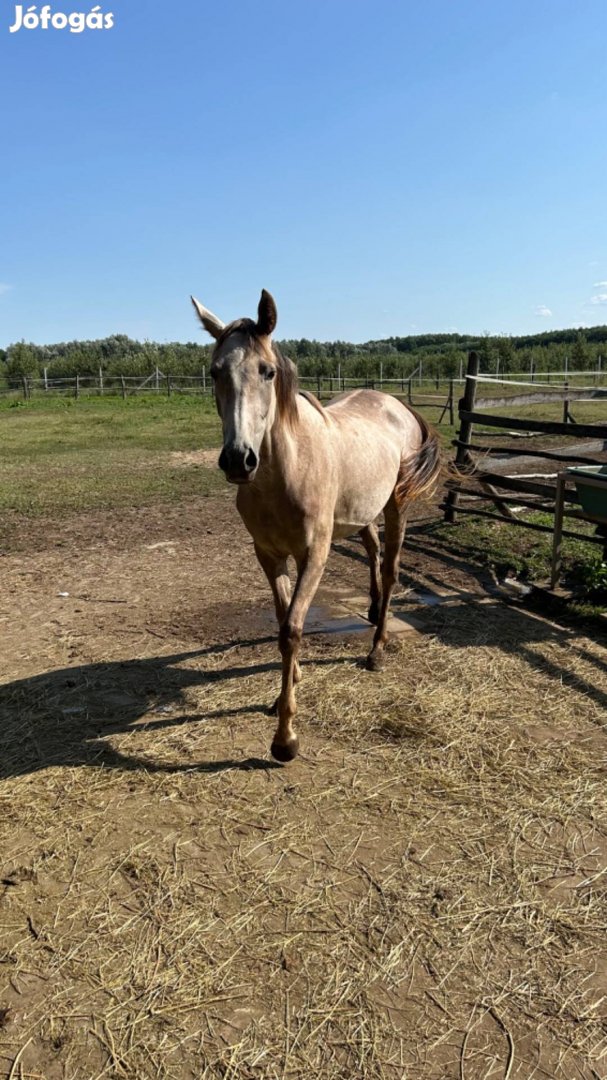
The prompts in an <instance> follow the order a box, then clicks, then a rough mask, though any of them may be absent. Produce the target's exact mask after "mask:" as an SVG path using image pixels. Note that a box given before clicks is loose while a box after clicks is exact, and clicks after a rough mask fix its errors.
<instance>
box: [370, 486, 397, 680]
mask: <svg viewBox="0 0 607 1080" xmlns="http://www.w3.org/2000/svg"><path fill="white" fill-rule="evenodd" d="M384 520H385V527H384V560H383V563H382V568H381V577H382V597H381V605H380V609H379V619H378V621H377V630H376V631H375V636H374V638H373V646H372V649H371V652H370V653H369V655H368V657H367V668H368V669H369V671H379V670H380V668H381V666H382V658H383V651H384V647H385V644H386V641H387V640H388V633H387V631H386V623H387V621H388V612H389V609H390V601H391V599H392V593H393V592H394V586H395V585H396V583H397V582H398V570H399V564H400V549H401V547H402V543H403V539H404V536H405V525H406V512H405V510H404V509H403V508H402V507H399V506H398V505H397V503H396V499H395V498H394V495H392V496H391V498H390V501H389V502H388V503H387V504H386V506H385V507H384Z"/></svg>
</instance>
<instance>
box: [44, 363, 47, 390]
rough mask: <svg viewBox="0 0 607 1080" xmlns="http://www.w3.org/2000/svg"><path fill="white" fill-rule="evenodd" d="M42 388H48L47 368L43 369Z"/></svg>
mask: <svg viewBox="0 0 607 1080" xmlns="http://www.w3.org/2000/svg"><path fill="white" fill-rule="evenodd" d="M44 389H45V390H48V368H45V369H44Z"/></svg>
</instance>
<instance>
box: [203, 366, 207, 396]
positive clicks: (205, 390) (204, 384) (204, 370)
mask: <svg viewBox="0 0 607 1080" xmlns="http://www.w3.org/2000/svg"><path fill="white" fill-rule="evenodd" d="M202 392H203V394H206V392H207V369H206V367H203V369H202Z"/></svg>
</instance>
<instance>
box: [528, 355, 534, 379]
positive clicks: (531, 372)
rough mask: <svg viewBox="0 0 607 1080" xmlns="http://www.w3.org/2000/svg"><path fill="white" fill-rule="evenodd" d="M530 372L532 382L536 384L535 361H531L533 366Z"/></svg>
mask: <svg viewBox="0 0 607 1080" xmlns="http://www.w3.org/2000/svg"><path fill="white" fill-rule="evenodd" d="M529 372H530V374H531V382H535V361H534V360H532V361H531V366H530V368H529Z"/></svg>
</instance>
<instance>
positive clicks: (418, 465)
mask: <svg viewBox="0 0 607 1080" xmlns="http://www.w3.org/2000/svg"><path fill="white" fill-rule="evenodd" d="M408 408H409V411H410V412H412V413H413V415H414V417H415V419H416V420H417V422H418V424H419V426H420V428H421V433H422V444H421V446H420V448H419V450H416V451H415V453H414V454H410V455H409V456H408V457H403V459H402V461H401V463H400V469H399V471H398V479H397V481H396V487H395V489H394V497H395V499H396V502H397V504H398V505H399V506H403V505H404V504H405V503H409V502H412V501H413V500H414V499H419V498H421V497H422V496H423V495H424V496H426V497H429V496H430V495H432V493H433V492H434V490H435V488H436V485H437V484H438V481H439V477H440V474H441V472H442V462H441V457H440V442H439V437H438V433H437V432H436V431H435V430H434V428H432V427H430V424H427V423H426V421H425V420H424V418H423V416H420V415H419V413H418V412H416V411H415V409H412V408H411V407H410V406H408Z"/></svg>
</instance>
